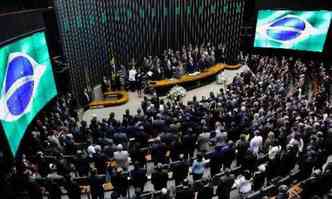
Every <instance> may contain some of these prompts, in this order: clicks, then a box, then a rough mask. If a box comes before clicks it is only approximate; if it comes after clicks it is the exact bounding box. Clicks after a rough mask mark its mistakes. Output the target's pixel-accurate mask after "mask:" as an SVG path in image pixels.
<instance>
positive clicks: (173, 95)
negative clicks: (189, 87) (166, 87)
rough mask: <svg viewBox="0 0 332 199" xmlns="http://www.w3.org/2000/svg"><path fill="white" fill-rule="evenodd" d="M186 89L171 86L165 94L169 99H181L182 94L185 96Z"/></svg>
mask: <svg viewBox="0 0 332 199" xmlns="http://www.w3.org/2000/svg"><path fill="white" fill-rule="evenodd" d="M186 92H187V91H186V89H185V88H183V87H182V86H178V85H176V86H174V87H173V88H171V90H170V91H169V92H168V94H167V98H169V99H171V100H176V99H178V97H179V98H180V99H181V98H183V97H184V96H186Z"/></svg>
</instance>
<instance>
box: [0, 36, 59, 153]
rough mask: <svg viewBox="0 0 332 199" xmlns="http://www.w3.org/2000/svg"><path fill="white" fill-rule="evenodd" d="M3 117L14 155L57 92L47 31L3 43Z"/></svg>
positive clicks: (0, 49) (0, 115) (0, 112)
mask: <svg viewBox="0 0 332 199" xmlns="http://www.w3.org/2000/svg"><path fill="white" fill-rule="evenodd" d="M0 85H1V86H2V87H1V97H0V121H1V124H2V127H3V129H4V133H5V135H6V138H7V140H8V143H9V147H10V150H11V152H12V154H13V156H15V155H16V152H17V149H18V148H19V145H20V142H21V140H22V138H23V136H24V134H25V131H26V130H27V128H28V126H29V124H30V123H31V121H32V120H33V119H34V117H35V116H36V115H37V113H38V112H39V111H40V110H41V109H42V108H43V107H44V106H45V105H46V104H47V103H48V102H49V101H50V100H51V99H52V98H53V97H55V96H56V95H57V90H56V86H55V81H54V77H53V72H52V65H51V60H50V56H49V52H48V47H47V42H46V38H45V33H44V32H37V33H34V34H32V35H30V36H27V37H24V38H22V39H19V40H16V41H14V42H11V43H9V44H7V45H4V46H2V47H0Z"/></svg>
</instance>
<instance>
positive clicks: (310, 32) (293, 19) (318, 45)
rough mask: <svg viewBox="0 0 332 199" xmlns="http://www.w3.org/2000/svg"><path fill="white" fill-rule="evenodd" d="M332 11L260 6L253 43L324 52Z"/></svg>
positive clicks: (268, 46)
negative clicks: (276, 8) (268, 8)
mask: <svg viewBox="0 0 332 199" xmlns="http://www.w3.org/2000/svg"><path fill="white" fill-rule="evenodd" d="M331 18H332V12H331V11H327V10H318V11H295V10H260V11H259V12H258V16H257V24H256V34H255V41H254V47H260V48H282V49H293V50H302V51H313V52H323V50H324V44H325V40H326V38H327V35H328V31H329V26H330V23H331Z"/></svg>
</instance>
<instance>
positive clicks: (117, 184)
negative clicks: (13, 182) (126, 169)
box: [111, 167, 128, 197]
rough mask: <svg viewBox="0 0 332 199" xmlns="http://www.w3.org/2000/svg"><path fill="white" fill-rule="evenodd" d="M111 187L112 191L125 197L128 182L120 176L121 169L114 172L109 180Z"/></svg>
mask: <svg viewBox="0 0 332 199" xmlns="http://www.w3.org/2000/svg"><path fill="white" fill-rule="evenodd" d="M111 182H112V185H113V187H114V191H115V192H117V193H118V194H120V195H121V196H122V197H126V196H127V190H128V180H127V178H126V177H125V176H124V175H123V174H122V168H121V167H119V168H118V169H117V171H116V175H115V176H113V177H112V179H111Z"/></svg>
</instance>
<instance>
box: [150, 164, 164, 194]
mask: <svg viewBox="0 0 332 199" xmlns="http://www.w3.org/2000/svg"><path fill="white" fill-rule="evenodd" d="M167 181H168V174H167V173H166V172H165V171H163V170H162V169H161V165H158V166H157V168H156V169H155V171H154V172H153V173H152V176H151V183H152V184H153V187H154V190H156V191H159V190H161V189H162V188H166V187H167Z"/></svg>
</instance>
